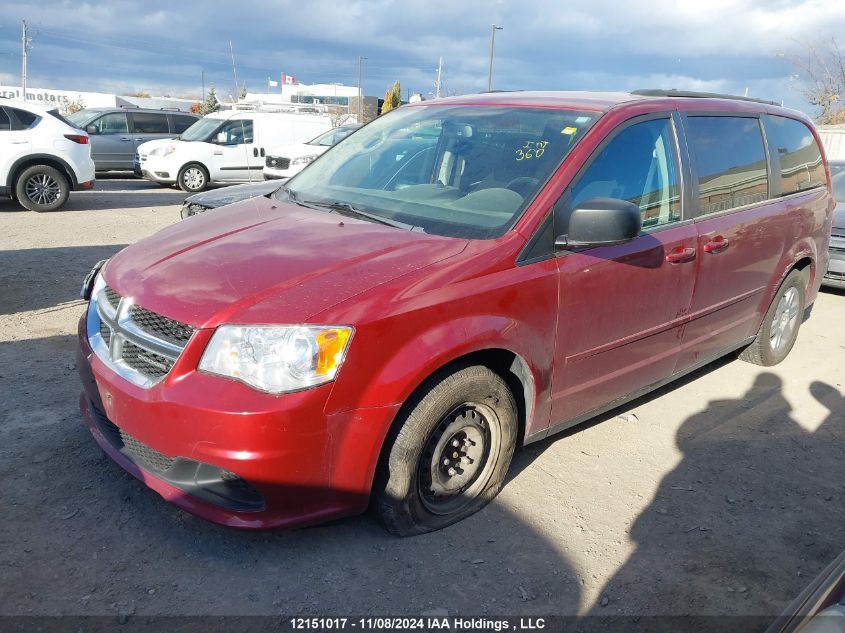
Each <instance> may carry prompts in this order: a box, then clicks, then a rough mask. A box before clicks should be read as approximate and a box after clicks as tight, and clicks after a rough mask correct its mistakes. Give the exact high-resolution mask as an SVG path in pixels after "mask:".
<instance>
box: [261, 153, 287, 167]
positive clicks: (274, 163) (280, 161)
mask: <svg viewBox="0 0 845 633" xmlns="http://www.w3.org/2000/svg"><path fill="white" fill-rule="evenodd" d="M264 164H265V165H267V167H270V168H271V169H287V168H288V167H290V158H281V157H279V156H268V157H267V160H266V161H265V163H264Z"/></svg>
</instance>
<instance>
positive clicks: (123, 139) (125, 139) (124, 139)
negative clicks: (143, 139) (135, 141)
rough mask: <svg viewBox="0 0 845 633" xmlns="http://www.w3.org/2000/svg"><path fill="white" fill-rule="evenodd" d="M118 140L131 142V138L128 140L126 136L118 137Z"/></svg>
mask: <svg viewBox="0 0 845 633" xmlns="http://www.w3.org/2000/svg"><path fill="white" fill-rule="evenodd" d="M120 140H121V141H131V140H132V139H131V138H129V137H128V136H121V137H120Z"/></svg>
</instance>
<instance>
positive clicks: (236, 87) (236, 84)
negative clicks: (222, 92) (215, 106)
mask: <svg viewBox="0 0 845 633" xmlns="http://www.w3.org/2000/svg"><path fill="white" fill-rule="evenodd" d="M229 55H231V56H232V77H233V78H234V79H235V94H234V95H233V96H232V98H233V99H235V100H237V99H238V95H239V94H240V93H239V92H238V71H237V70H235V49H234V48H233V47H232V40H229Z"/></svg>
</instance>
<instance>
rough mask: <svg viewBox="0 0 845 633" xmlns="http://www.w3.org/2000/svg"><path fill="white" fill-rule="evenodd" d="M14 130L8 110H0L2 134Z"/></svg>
mask: <svg viewBox="0 0 845 633" xmlns="http://www.w3.org/2000/svg"><path fill="white" fill-rule="evenodd" d="M11 129H12V121H11V119H10V118H9V115H8V114H6V110H4V109H3V108H0V132H8V131H9V130H11Z"/></svg>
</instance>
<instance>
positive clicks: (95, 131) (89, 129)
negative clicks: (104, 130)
mask: <svg viewBox="0 0 845 633" xmlns="http://www.w3.org/2000/svg"><path fill="white" fill-rule="evenodd" d="M85 131H86V132H88V134H89V135H96V134H99V133H100V131H99V130H98V129H97V126H96V125H86V126H85Z"/></svg>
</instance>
